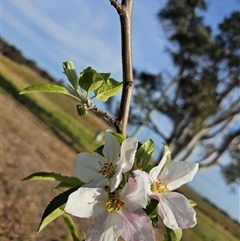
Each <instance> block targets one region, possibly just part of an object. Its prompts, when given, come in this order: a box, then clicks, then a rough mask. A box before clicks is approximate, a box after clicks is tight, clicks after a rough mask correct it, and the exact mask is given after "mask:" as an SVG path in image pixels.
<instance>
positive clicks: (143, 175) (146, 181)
mask: <svg viewBox="0 0 240 241" xmlns="http://www.w3.org/2000/svg"><path fill="white" fill-rule="evenodd" d="M133 174H134V176H135V177H138V176H139V177H141V178H142V181H143V185H144V186H145V190H146V191H147V193H148V196H149V195H151V194H152V191H151V189H150V188H151V182H150V180H149V174H148V173H147V172H145V171H142V170H134V171H133Z"/></svg>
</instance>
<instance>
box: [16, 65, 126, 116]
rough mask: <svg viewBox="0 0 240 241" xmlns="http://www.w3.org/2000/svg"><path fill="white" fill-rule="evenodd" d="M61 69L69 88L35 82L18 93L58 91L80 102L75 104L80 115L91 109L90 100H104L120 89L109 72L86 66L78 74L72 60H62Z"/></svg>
mask: <svg viewBox="0 0 240 241" xmlns="http://www.w3.org/2000/svg"><path fill="white" fill-rule="evenodd" d="M63 70H64V73H65V74H66V76H67V78H68V81H69V82H70V84H71V85H69V90H70V92H71V93H70V92H69V91H68V89H66V88H65V87H62V86H59V85H53V84H37V85H32V86H28V87H26V88H24V89H23V90H22V91H21V92H20V94H29V93H36V92H46V93H59V94H65V95H68V96H70V97H72V98H74V99H77V100H78V101H79V102H80V104H78V105H77V112H78V114H79V115H80V116H83V115H86V114H87V110H88V109H93V107H94V105H93V103H92V101H91V99H93V98H95V97H96V98H97V99H98V100H99V101H102V102H105V101H107V100H108V98H109V97H111V96H114V95H116V94H117V93H118V92H119V91H120V90H121V89H122V83H120V82H118V81H116V80H115V79H113V78H109V77H110V73H98V72H97V71H96V70H94V69H92V68H91V67H88V68H86V69H84V70H83V71H82V72H81V73H80V75H79V76H78V75H77V73H76V71H75V67H74V64H73V62H72V61H67V62H63ZM90 92H93V93H94V96H92V97H91V99H90V98H89V93H90Z"/></svg>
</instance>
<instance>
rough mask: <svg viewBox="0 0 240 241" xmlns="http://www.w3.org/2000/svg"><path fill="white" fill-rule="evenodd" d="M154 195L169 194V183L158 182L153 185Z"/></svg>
mask: <svg viewBox="0 0 240 241" xmlns="http://www.w3.org/2000/svg"><path fill="white" fill-rule="evenodd" d="M151 191H152V193H168V192H169V188H168V187H167V182H162V181H161V180H157V181H156V182H153V183H152V184H151Z"/></svg>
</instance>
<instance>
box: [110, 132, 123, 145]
mask: <svg viewBox="0 0 240 241" xmlns="http://www.w3.org/2000/svg"><path fill="white" fill-rule="evenodd" d="M112 134H113V135H114V136H115V137H116V138H117V139H118V141H119V142H120V143H122V142H123V141H124V140H125V137H124V135H123V134H120V133H116V132H112Z"/></svg>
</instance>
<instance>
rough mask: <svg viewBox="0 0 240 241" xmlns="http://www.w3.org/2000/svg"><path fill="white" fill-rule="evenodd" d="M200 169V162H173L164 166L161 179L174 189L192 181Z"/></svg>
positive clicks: (170, 188)
mask: <svg viewBox="0 0 240 241" xmlns="http://www.w3.org/2000/svg"><path fill="white" fill-rule="evenodd" d="M197 171H198V163H189V162H171V163H170V164H169V165H166V166H164V168H163V170H162V172H161V173H160V176H159V179H161V181H163V182H165V181H166V182H167V186H168V188H169V190H170V191H171V190H174V189H177V188H179V187H180V186H182V185H183V184H185V183H187V182H190V181H192V179H193V177H194V176H195V174H196V173H197Z"/></svg>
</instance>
